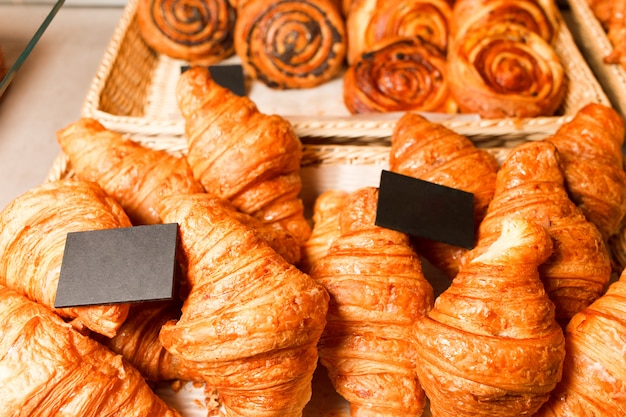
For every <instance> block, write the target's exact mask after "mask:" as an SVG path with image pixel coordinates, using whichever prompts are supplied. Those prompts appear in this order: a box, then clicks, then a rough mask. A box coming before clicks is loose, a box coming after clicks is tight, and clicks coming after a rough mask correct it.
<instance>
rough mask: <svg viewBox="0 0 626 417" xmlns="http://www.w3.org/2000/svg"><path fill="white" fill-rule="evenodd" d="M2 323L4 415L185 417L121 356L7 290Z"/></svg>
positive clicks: (1, 299)
mask: <svg viewBox="0 0 626 417" xmlns="http://www.w3.org/2000/svg"><path fill="white" fill-rule="evenodd" d="M0 323H1V324H0V369H2V372H0V387H1V388H0V403H1V404H2V415H5V416H15V417H17V416H24V417H26V416H34V415H37V416H42V417H43V416H59V415H63V416H93V417H95V416H98V417H106V416H120V415H132V416H137V417H139V416H146V417H148V416H150V417H154V416H164V417H166V416H167V417H175V416H180V414H179V413H178V412H177V411H175V410H173V409H171V408H169V407H168V406H167V405H166V404H165V403H164V402H163V401H162V400H161V399H160V398H159V397H157V396H156V395H155V394H154V393H153V392H152V391H151V390H150V387H149V386H148V385H147V384H146V382H145V380H144V379H143V377H142V376H141V374H140V373H139V372H138V371H137V370H136V369H134V368H133V367H132V366H130V365H129V364H128V363H127V362H126V361H125V360H124V359H122V357H121V356H119V355H115V354H114V353H112V352H111V351H109V350H108V349H106V348H105V347H104V346H102V345H101V344H99V343H97V342H96V341H94V340H92V339H90V338H89V337H87V336H84V335H82V334H80V333H79V332H78V331H77V330H75V329H74V328H73V327H72V326H71V325H69V324H67V323H65V322H64V321H63V320H62V319H61V318H60V317H58V316H57V315H56V314H54V313H53V312H52V311H50V310H49V309H47V308H46V307H44V306H43V305H41V304H38V303H35V302H33V301H30V300H28V299H27V298H26V297H24V296H22V295H20V294H18V293H17V292H15V291H13V290H11V289H9V288H7V287H5V286H2V285H0Z"/></svg>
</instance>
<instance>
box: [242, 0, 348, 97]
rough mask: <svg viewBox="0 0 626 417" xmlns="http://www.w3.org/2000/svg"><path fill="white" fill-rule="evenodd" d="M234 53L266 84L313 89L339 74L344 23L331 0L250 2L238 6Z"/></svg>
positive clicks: (343, 49) (249, 72) (266, 0)
mask: <svg viewBox="0 0 626 417" xmlns="http://www.w3.org/2000/svg"><path fill="white" fill-rule="evenodd" d="M234 42H235V52H236V53H237V55H238V56H239V58H240V59H241V62H242V65H243V68H244V70H245V72H246V74H247V75H248V76H250V77H251V78H253V79H256V80H258V81H261V82H263V83H264V84H266V85H267V86H269V87H270V88H276V89H289V88H311V87H315V86H318V85H320V84H322V83H325V82H326V81H329V80H330V79H332V78H334V77H335V76H337V75H338V74H339V72H340V71H341V70H342V68H343V63H344V59H345V54H346V35H345V22H344V19H343V15H342V12H341V10H340V8H339V7H338V6H337V3H336V1H335V0H304V1H297V0H280V1H277V2H276V1H269V0H249V1H247V2H246V3H245V4H244V6H243V7H239V9H238V17H237V23H236V24H235V35H234Z"/></svg>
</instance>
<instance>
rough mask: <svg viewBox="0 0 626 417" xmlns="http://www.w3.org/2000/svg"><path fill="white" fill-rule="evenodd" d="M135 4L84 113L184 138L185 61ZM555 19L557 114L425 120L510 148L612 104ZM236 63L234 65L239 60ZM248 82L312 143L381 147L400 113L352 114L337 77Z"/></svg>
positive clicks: (117, 125) (117, 126)
mask: <svg viewBox="0 0 626 417" xmlns="http://www.w3.org/2000/svg"><path fill="white" fill-rule="evenodd" d="M136 6H137V0H130V1H129V3H128V4H127V6H126V8H125V10H124V12H123V14H122V17H121V19H120V22H119V24H118V26H117V28H116V30H115V32H114V34H113V37H112V39H111V41H110V44H109V46H108V48H107V50H106V51H105V54H104V57H103V59H102V62H101V65H100V67H99V69H98V71H97V73H96V76H95V78H94V80H93V82H92V85H91V87H90V90H89V92H88V95H87V97H86V99H85V102H84V105H83V108H82V114H83V115H84V116H88V117H94V118H96V119H98V120H100V121H101V122H102V124H104V125H105V126H107V127H108V128H110V129H112V130H117V131H121V132H130V133H137V134H142V135H146V136H161V135H175V136H176V135H182V133H183V129H184V126H183V122H182V118H181V117H180V114H179V112H178V108H177V106H176V103H175V96H174V87H175V83H176V81H177V79H178V75H179V74H180V66H181V65H184V62H182V61H178V60H174V59H171V58H169V57H167V56H163V55H159V54H157V53H155V52H154V51H153V50H152V49H150V47H149V46H148V45H147V44H146V43H145V42H144V41H143V39H142V38H141V35H140V33H139V28H138V24H137V19H136ZM559 19H560V21H561V24H560V30H559V32H558V36H557V39H556V42H555V50H556V52H557V54H558V55H559V56H560V57H562V58H563V59H562V61H563V63H564V65H565V67H566V68H565V69H566V75H567V78H568V79H569V80H574V82H571V83H569V84H568V91H567V95H566V98H565V101H564V103H563V105H562V106H561V109H560V110H559V111H558V115H557V116H554V117H537V118H529V119H512V118H508V119H496V120H481V119H479V118H478V117H476V116H475V115H442V114H439V115H430V116H431V118H432V119H433V121H437V122H440V123H442V124H444V125H446V126H447V127H450V128H452V129H454V130H456V131H458V132H459V133H461V134H464V135H466V136H468V137H470V138H471V139H472V140H474V141H475V142H476V143H477V144H479V146H484V147H501V146H514V145H515V144H517V143H518V141H521V140H526V139H528V138H542V137H545V136H546V135H547V134H551V133H553V132H554V131H555V130H556V129H557V128H558V127H559V126H560V125H562V124H563V123H565V122H567V121H569V120H570V119H571V117H572V116H573V114H575V113H576V112H577V111H578V110H579V109H580V108H581V107H582V106H584V105H585V104H587V103H590V102H598V103H602V104H607V105H608V104H610V102H609V100H608V98H607V96H606V94H605V93H604V91H603V90H602V87H601V86H600V84H599V83H598V81H597V80H596V79H595V77H594V75H593V73H592V71H591V69H590V68H589V67H588V66H587V63H586V62H585V60H584V59H583V57H582V54H581V53H580V51H579V50H578V49H577V46H576V44H575V42H574V39H573V37H572V34H571V33H570V31H569V30H568V28H567V26H566V25H565V23H564V22H563V20H562V18H561V16H559ZM233 59H234V60H235V61H236V57H233ZM252 84H253V85H252V88H251V91H250V97H251V99H253V100H254V101H255V102H256V103H257V105H258V106H259V108H260V109H261V110H262V111H264V112H273V113H278V114H281V115H282V116H284V117H286V118H287V119H289V120H290V121H291V122H292V124H293V125H294V128H295V130H296V133H297V134H298V135H299V136H300V137H301V138H303V141H306V142H309V143H321V142H324V143H330V142H333V143H350V142H354V141H356V140H358V141H359V142H370V143H376V142H383V143H385V142H386V141H387V139H388V138H389V136H390V135H391V132H392V130H393V126H394V124H395V121H396V120H397V118H398V117H399V114H397V113H395V114H394V113H389V114H380V115H359V116H351V115H349V113H348V112H347V110H346V109H345V106H344V105H343V102H342V101H341V100H342V97H341V95H342V94H341V88H342V86H341V80H340V79H337V80H333V81H331V82H329V83H327V84H326V85H323V86H320V87H318V88H313V89H303V90H289V91H277V90H270V89H269V88H266V87H265V86H263V85H261V84H260V83H252ZM264 103H274V104H275V103H282V105H281V106H280V107H279V108H277V109H274V108H273V107H265V104H264ZM302 103H307V105H306V108H305V109H304V110H302V113H300V114H291V112H294V110H293V109H294V107H295V108H300V107H303V104H302ZM315 103H319V104H318V105H316V104H315ZM274 104H273V105H274ZM285 109H289V110H285ZM294 113H295V112H294Z"/></svg>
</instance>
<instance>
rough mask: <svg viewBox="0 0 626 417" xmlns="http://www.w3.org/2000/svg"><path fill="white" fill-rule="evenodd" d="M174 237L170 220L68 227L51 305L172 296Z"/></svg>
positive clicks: (174, 277)
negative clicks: (80, 229)
mask: <svg viewBox="0 0 626 417" xmlns="http://www.w3.org/2000/svg"><path fill="white" fill-rule="evenodd" d="M177 241H178V225H177V224H176V223H169V224H161V225H149V226H135V227H126V228H118V229H106V230H94V231H85V232H72V233H68V234H67V239H66V243H65V252H64V254H63V262H62V264H61V273H60V276H59V282H58V286H57V294H56V299H55V302H54V306H55V307H56V308H62V307H76V306H87V305H98V304H115V303H129V302H140V301H156V300H169V299H172V298H173V297H174V282H175V279H176V270H177V265H176V248H177Z"/></svg>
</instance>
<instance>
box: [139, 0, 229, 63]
mask: <svg viewBox="0 0 626 417" xmlns="http://www.w3.org/2000/svg"><path fill="white" fill-rule="evenodd" d="M136 15H137V27H138V28H139V34H140V35H141V37H142V38H143V40H144V41H145V42H146V43H147V44H148V46H150V47H151V48H152V49H153V50H154V51H156V52H157V53H160V54H163V55H166V56H169V57H171V58H175V59H181V60H185V61H187V62H189V63H192V64H194V65H210V64H214V63H218V62H220V61H221V60H223V59H224V58H227V57H229V56H230V55H232V54H233V53H234V46H233V30H234V27H235V21H236V17H237V13H236V10H235V8H234V7H233V6H232V5H231V1H230V0H208V1H192V0H183V1H172V0H138V1H137V12H136Z"/></svg>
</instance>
